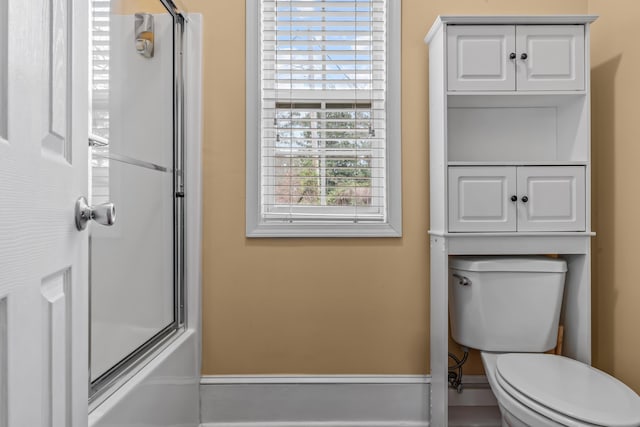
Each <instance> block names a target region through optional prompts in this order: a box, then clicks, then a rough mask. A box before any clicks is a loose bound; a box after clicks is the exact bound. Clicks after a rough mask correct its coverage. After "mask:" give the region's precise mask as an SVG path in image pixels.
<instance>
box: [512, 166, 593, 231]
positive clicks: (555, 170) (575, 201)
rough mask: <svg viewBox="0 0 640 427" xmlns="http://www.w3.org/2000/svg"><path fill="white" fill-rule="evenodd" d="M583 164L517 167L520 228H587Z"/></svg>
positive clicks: (558, 229) (574, 229)
mask: <svg viewBox="0 0 640 427" xmlns="http://www.w3.org/2000/svg"><path fill="white" fill-rule="evenodd" d="M585 209H586V207H585V172H584V166H523V167H519V168H518V231H584V229H585Z"/></svg>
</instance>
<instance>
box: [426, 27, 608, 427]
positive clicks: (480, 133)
mask: <svg viewBox="0 0 640 427" xmlns="http://www.w3.org/2000/svg"><path fill="white" fill-rule="evenodd" d="M595 18H596V17H594V16H477V17H474V16H441V17H439V18H438V19H437V20H436V22H435V23H434V24H433V26H432V28H431V30H430V31H429V34H428V35H427V37H426V41H427V42H428V43H429V116H430V117H429V186H430V187H429V192H430V194H429V198H430V201H429V206H430V212H429V218H430V225H429V235H430V255H429V257H430V260H429V262H430V269H429V271H430V294H429V295H430V300H431V306H430V363H431V422H430V424H431V425H436V426H446V425H448V417H449V413H448V409H449V408H448V396H449V394H448V391H449V390H448V372H447V367H448V366H449V365H450V363H449V360H448V352H449V351H454V352H455V351H457V350H456V349H455V348H454V347H451V349H450V348H449V345H450V337H449V334H448V331H449V328H448V326H449V324H448V321H449V315H448V308H447V307H448V305H449V304H448V303H449V301H448V298H449V296H448V285H447V284H448V277H449V275H448V267H449V263H450V259H451V258H452V257H456V256H461V255H464V256H467V255H489V256H494V255H536V254H537V255H546V254H554V255H555V256H558V257H560V258H563V259H564V260H565V261H566V262H567V266H568V274H567V276H566V280H565V289H564V299H563V307H562V315H561V323H562V324H563V325H564V347H563V348H564V351H563V354H564V355H565V356H567V357H571V358H574V359H577V360H580V361H581V362H584V363H590V361H591V327H590V325H591V237H592V236H593V235H594V233H593V232H592V230H591V220H590V200H591V195H590V193H591V184H590V180H591V142H590V127H591V123H590V120H591V118H590V111H591V107H590V93H589V72H588V70H589V24H590V23H591V22H593V21H594V20H595ZM471 358H473V356H471ZM477 362H478V361H477V360H476V363H477ZM463 382H464V380H463Z"/></svg>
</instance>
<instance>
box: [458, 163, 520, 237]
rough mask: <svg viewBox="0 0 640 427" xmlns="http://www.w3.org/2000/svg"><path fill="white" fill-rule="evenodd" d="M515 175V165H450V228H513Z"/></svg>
mask: <svg viewBox="0 0 640 427" xmlns="http://www.w3.org/2000/svg"><path fill="white" fill-rule="evenodd" d="M516 179H517V178H516V168H515V167H507V166H496V167H451V168H449V231H454V232H464V231H516V226H517V222H516V221H517V215H516V200H517V198H516V194H517V190H516ZM512 197H513V198H516V200H511V198H512Z"/></svg>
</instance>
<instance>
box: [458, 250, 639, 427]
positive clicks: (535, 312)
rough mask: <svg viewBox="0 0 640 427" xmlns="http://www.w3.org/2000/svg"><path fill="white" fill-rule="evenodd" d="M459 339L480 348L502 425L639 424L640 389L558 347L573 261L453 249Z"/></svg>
mask: <svg viewBox="0 0 640 427" xmlns="http://www.w3.org/2000/svg"><path fill="white" fill-rule="evenodd" d="M449 270H450V271H449V313H450V320H451V334H452V337H453V339H454V340H455V341H456V342H457V343H459V344H461V345H464V346H467V347H471V348H475V349H478V350H480V351H481V355H482V363H483V365H484V368H485V371H486V374H487V378H488V380H489V384H490V386H491V389H492V391H493V393H494V394H495V396H496V399H497V400H498V404H499V405H500V411H501V412H502V424H503V426H572V427H573V426H581V427H582V426H607V427H617V426H620V427H622V426H625V427H631V426H634V427H637V426H640V397H639V396H638V395H637V394H636V393H635V392H634V391H633V390H631V389H630V388H629V387H627V386H626V385H624V384H623V383H622V382H620V381H618V380H617V379H615V378H613V377H612V376H610V375H608V374H606V373H604V372H602V371H599V370H597V369H595V368H592V367H591V366H588V365H586V364H584V363H581V362H578V361H576V360H573V359H569V358H567V357H563V356H557V355H550V354H543V352H545V351H547V350H550V349H552V348H554V347H555V345H556V340H557V331H558V320H559V318H560V307H561V305H562V295H563V290H564V276H565V273H566V271H567V266H566V263H565V261H564V260H561V259H554V258H548V257H452V258H451V261H450V269H449Z"/></svg>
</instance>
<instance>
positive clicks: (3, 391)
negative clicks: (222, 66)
mask: <svg viewBox="0 0 640 427" xmlns="http://www.w3.org/2000/svg"><path fill="white" fill-rule="evenodd" d="M86 3H87V2H86V1H84V0H54V1H51V0H30V1H24V0H8V1H7V0H3V1H2V2H0V4H1V6H0V9H1V11H0V69H2V71H1V72H0V87H2V88H3V89H2V90H0V260H1V261H0V265H1V268H0V426H2V427H7V426H11V427H22V426H25V427H27V426H28V427H34V426H50V427H69V426H71V427H80V426H85V425H86V424H87V348H88V347H87V338H88V337H87V325H88V322H87V320H88V317H87V316H88V312H87V297H88V295H87V277H88V274H87V265H88V264H87V232H86V231H84V232H79V231H78V230H77V229H76V226H75V223H74V204H75V201H76V199H77V198H78V197H79V196H86V195H87V187H88V185H87V184H88V183H87V163H88V162H87V127H86V126H87V87H88V83H87V50H88V47H87V31H88V23H87V13H88V12H87V5H86Z"/></svg>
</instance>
